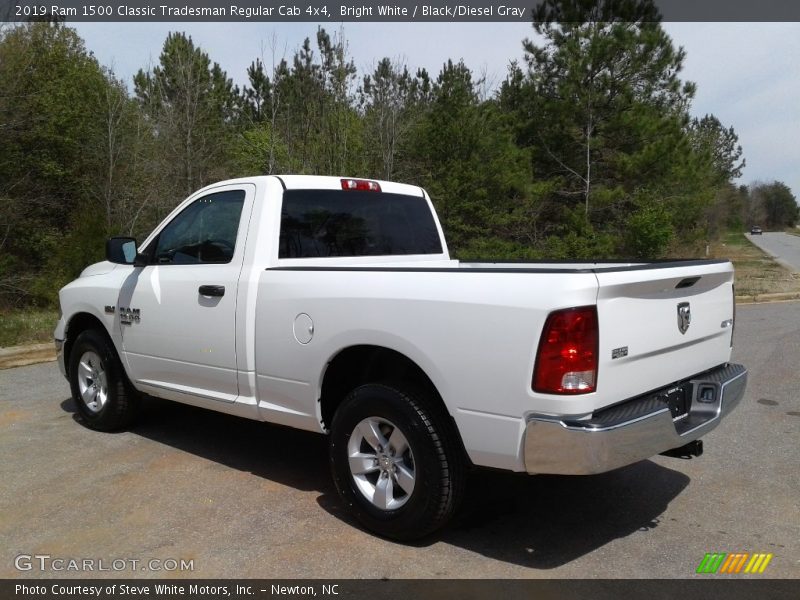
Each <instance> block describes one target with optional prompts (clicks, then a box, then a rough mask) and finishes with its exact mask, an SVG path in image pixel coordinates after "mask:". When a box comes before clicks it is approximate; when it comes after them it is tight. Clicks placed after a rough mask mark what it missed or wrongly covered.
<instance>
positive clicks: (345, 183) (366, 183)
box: [342, 179, 381, 192]
mask: <svg viewBox="0 0 800 600" xmlns="http://www.w3.org/2000/svg"><path fill="white" fill-rule="evenodd" d="M342 189H343V190H358V191H360V192H380V191H381V185H380V184H379V183H378V182H377V181H370V180H369V179H342Z"/></svg>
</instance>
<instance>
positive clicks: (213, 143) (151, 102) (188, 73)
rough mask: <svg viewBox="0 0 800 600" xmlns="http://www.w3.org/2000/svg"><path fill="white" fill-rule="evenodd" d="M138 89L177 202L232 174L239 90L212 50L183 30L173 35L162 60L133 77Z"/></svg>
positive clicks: (170, 196)
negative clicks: (210, 53)
mask: <svg viewBox="0 0 800 600" xmlns="http://www.w3.org/2000/svg"><path fill="white" fill-rule="evenodd" d="M134 86H135V87H134V90H135V94H136V98H137V99H138V101H139V102H140V104H141V107H142V110H143V111H144V113H145V114H146V116H147V117H148V120H149V123H150V126H151V127H152V130H153V132H154V134H156V138H157V140H158V143H157V144H156V148H157V151H158V153H159V157H158V158H159V160H158V166H159V169H158V172H159V174H160V177H161V179H162V180H163V181H164V182H167V183H168V184H171V185H170V188H171V189H170V190H169V191H171V192H172V193H171V194H170V193H167V195H166V198H165V201H166V202H167V203H168V204H172V205H174V203H175V202H176V201H177V200H178V199H180V198H182V197H184V196H187V195H189V194H190V193H191V192H193V191H194V190H196V189H197V188H199V187H202V186H204V185H207V184H208V183H211V182H212V181H215V180H218V179H224V178H225V177H226V176H227V175H228V173H229V169H230V168H229V166H228V161H227V154H226V153H227V150H228V146H229V143H230V140H231V136H232V133H233V128H232V122H233V120H234V117H235V116H236V108H237V94H236V93H235V91H234V88H233V83H232V81H231V80H230V79H229V78H228V76H227V74H226V73H225V71H223V70H222V68H221V67H220V66H219V64H217V63H213V64H212V62H211V59H210V58H209V56H208V54H206V53H205V52H203V51H202V50H201V49H200V48H198V47H196V46H195V45H194V42H193V41H192V38H191V37H189V36H186V35H185V34H183V33H170V34H169V35H168V36H167V39H166V40H165V42H164V47H163V50H162V52H161V56H160V59H159V64H158V65H157V66H155V67H154V68H153V69H152V70H150V71H146V72H145V71H143V70H140V71H139V72H138V73H137V74H136V76H135V77H134Z"/></svg>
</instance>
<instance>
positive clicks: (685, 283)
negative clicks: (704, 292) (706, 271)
mask: <svg viewBox="0 0 800 600" xmlns="http://www.w3.org/2000/svg"><path fill="white" fill-rule="evenodd" d="M698 281H700V277H699V276H698V277H687V278H686V279H681V280H680V281H679V282H678V285H676V286H675V289H676V290H680V289H683V288H690V287H692V286H693V285H694V284H695V283H697V282H698Z"/></svg>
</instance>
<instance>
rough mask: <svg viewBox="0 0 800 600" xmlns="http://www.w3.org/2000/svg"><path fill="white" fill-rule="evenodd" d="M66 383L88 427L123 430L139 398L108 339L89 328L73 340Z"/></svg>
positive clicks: (133, 413) (130, 421)
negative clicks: (67, 382) (67, 381)
mask: <svg viewBox="0 0 800 600" xmlns="http://www.w3.org/2000/svg"><path fill="white" fill-rule="evenodd" d="M69 384H70V388H71V390H72V399H73V400H74V401H75V406H76V408H77V410H78V415H79V416H80V418H81V421H83V423H84V424H85V425H86V426H87V427H89V428H91V429H96V430H98V431H115V430H118V429H123V428H125V427H127V426H128V425H130V424H131V423H132V422H133V420H134V418H135V417H136V414H137V412H138V409H139V397H138V395H137V394H136V391H135V390H134V389H133V388H132V387H131V385H130V384H129V383H128V380H127V378H126V376H125V373H124V371H123V369H122V365H121V364H120V362H119V359H118V358H117V354H116V351H115V350H114V347H113V346H112V345H111V342H110V341H109V340H108V338H107V337H106V336H105V335H103V334H102V333H100V332H99V331H96V330H93V329H89V330H87V331H84V332H82V333H81V334H80V335H78V337H77V339H76V340H75V343H74V344H73V346H72V350H71V352H70V356H69Z"/></svg>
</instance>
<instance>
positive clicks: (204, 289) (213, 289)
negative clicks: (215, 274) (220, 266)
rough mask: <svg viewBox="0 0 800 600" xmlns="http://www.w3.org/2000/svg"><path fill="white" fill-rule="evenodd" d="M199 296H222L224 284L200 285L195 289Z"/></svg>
mask: <svg viewBox="0 0 800 600" xmlns="http://www.w3.org/2000/svg"><path fill="white" fill-rule="evenodd" d="M197 291H198V292H200V295H201V296H224V295H225V286H224V285H201V286H200V288H199V289H198V290H197Z"/></svg>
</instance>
